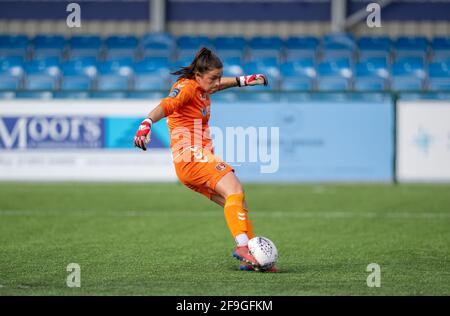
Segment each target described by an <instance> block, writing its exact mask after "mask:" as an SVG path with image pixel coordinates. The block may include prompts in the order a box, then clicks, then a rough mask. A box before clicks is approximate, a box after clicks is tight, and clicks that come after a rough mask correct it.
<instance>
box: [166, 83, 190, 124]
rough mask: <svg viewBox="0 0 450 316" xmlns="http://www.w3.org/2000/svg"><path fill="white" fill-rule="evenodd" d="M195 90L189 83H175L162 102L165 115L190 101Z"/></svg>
mask: <svg viewBox="0 0 450 316" xmlns="http://www.w3.org/2000/svg"><path fill="white" fill-rule="evenodd" d="M193 90H194V88H193V87H192V86H191V85H189V84H185V83H179V84H177V85H175V86H174V87H173V88H172V90H171V91H170V93H169V95H168V96H167V97H166V98H164V99H162V101H161V103H160V105H161V106H162V108H163V109H164V115H165V116H169V115H170V114H172V113H173V112H176V111H177V110H178V109H180V108H181V107H182V106H183V105H185V104H186V103H188V102H189V101H190V100H191V98H192V95H193V94H194V91H193Z"/></svg>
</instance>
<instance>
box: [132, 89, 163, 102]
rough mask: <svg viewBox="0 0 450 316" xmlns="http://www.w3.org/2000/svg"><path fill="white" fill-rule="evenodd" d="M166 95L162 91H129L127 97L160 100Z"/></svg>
mask: <svg viewBox="0 0 450 316" xmlns="http://www.w3.org/2000/svg"><path fill="white" fill-rule="evenodd" d="M166 96H167V93H164V92H149V91H130V92H128V93H127V99H144V100H161V99H163V98H165V97H166Z"/></svg>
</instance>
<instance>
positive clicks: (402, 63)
mask: <svg viewBox="0 0 450 316" xmlns="http://www.w3.org/2000/svg"><path fill="white" fill-rule="evenodd" d="M425 71H426V69H425V63H424V61H423V59H422V58H421V57H407V58H402V59H399V60H397V62H395V63H394V64H393V65H392V74H393V75H395V76H413V77H417V78H421V79H424V78H425V75H426V73H425Z"/></svg>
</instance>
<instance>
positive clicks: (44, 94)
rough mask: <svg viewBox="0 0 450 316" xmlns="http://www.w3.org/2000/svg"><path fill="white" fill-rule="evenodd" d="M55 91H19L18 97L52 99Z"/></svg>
mask: <svg viewBox="0 0 450 316" xmlns="http://www.w3.org/2000/svg"><path fill="white" fill-rule="evenodd" d="M52 98H53V93H52V92H51V91H17V92H16V99H44V100H48V99H52Z"/></svg>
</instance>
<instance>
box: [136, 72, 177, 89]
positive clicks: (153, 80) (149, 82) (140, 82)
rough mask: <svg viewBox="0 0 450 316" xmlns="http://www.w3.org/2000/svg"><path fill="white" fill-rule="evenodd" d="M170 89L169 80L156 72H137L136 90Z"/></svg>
mask: <svg viewBox="0 0 450 316" xmlns="http://www.w3.org/2000/svg"><path fill="white" fill-rule="evenodd" d="M167 89H169V80H168V78H164V77H161V76H159V75H158V74H157V73H154V74H136V75H135V77H134V90H136V91H145V90H167Z"/></svg>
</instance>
